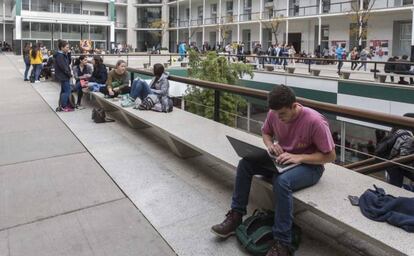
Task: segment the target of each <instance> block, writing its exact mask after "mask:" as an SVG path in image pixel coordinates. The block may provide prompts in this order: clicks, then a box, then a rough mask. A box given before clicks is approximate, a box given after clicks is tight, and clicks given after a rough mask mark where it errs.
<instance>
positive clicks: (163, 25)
mask: <svg viewBox="0 0 414 256" xmlns="http://www.w3.org/2000/svg"><path fill="white" fill-rule="evenodd" d="M149 27H150V28H155V29H157V30H155V31H154V30H151V31H150V33H152V34H154V35H155V36H156V37H158V39H159V41H160V46H161V47H162V40H163V39H164V35H165V32H167V27H168V22H166V21H164V20H162V19H159V20H155V21H153V22H151V23H150V26H149ZM158 29H159V30H158Z"/></svg>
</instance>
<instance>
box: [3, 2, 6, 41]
mask: <svg viewBox="0 0 414 256" xmlns="http://www.w3.org/2000/svg"><path fill="white" fill-rule="evenodd" d="M3 41H6V3H5V2H4V1H3Z"/></svg>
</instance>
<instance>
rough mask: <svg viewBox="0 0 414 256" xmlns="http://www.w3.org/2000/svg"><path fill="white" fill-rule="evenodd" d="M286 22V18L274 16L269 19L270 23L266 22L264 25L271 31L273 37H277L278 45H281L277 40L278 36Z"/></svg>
mask: <svg viewBox="0 0 414 256" xmlns="http://www.w3.org/2000/svg"><path fill="white" fill-rule="evenodd" d="M283 21H284V16H283V15H282V14H280V15H277V16H273V17H271V18H270V19H269V21H264V22H263V25H264V26H265V28H267V29H270V31H271V32H272V34H273V36H274V37H275V41H276V45H277V44H279V43H278V40H277V36H278V35H279V28H280V24H281V23H282V22H283Z"/></svg>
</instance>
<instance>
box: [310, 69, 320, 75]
mask: <svg viewBox="0 0 414 256" xmlns="http://www.w3.org/2000/svg"><path fill="white" fill-rule="evenodd" d="M320 73H321V70H320V69H311V74H312V75H313V76H319V74H320Z"/></svg>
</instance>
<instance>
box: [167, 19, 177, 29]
mask: <svg viewBox="0 0 414 256" xmlns="http://www.w3.org/2000/svg"><path fill="white" fill-rule="evenodd" d="M168 25H169V27H170V28H176V27H177V26H178V20H177V19H172V20H170V22H169V24H168Z"/></svg>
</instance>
